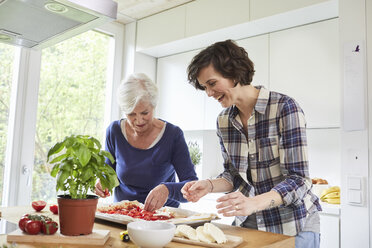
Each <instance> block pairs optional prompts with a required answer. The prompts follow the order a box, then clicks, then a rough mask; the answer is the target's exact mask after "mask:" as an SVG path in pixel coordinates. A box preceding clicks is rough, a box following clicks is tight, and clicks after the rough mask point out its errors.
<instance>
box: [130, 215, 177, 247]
mask: <svg viewBox="0 0 372 248" xmlns="http://www.w3.org/2000/svg"><path fill="white" fill-rule="evenodd" d="M127 228H128V234H129V237H130V239H131V240H132V241H133V242H134V243H135V244H136V245H138V246H140V247H141V248H160V247H164V246H165V245H166V244H168V243H169V242H170V241H171V240H172V238H173V236H174V233H175V231H176V226H175V225H174V224H172V223H167V222H158V221H135V222H130V223H128V225H127Z"/></svg>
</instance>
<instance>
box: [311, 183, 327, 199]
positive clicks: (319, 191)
mask: <svg viewBox="0 0 372 248" xmlns="http://www.w3.org/2000/svg"><path fill="white" fill-rule="evenodd" d="M329 187H331V186H329V185H328V184H313V193H314V194H315V195H316V196H317V197H320V196H321V195H322V192H323V190H325V189H328V188H329Z"/></svg>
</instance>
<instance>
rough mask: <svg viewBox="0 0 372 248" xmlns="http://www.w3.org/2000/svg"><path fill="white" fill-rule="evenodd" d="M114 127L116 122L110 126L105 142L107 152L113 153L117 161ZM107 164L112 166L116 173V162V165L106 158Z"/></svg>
mask: <svg viewBox="0 0 372 248" xmlns="http://www.w3.org/2000/svg"><path fill="white" fill-rule="evenodd" d="M114 125H115V122H113V123H111V125H110V126H108V127H107V129H106V142H105V150H106V151H108V152H109V153H111V155H112V156H113V157H114V159H115V161H116V155H115V139H114V135H115V134H114V130H113V129H114ZM106 164H108V165H110V166H111V167H112V168H113V169H114V170H115V171H116V162H115V163H114V164H112V163H111V161H110V159H108V158H106Z"/></svg>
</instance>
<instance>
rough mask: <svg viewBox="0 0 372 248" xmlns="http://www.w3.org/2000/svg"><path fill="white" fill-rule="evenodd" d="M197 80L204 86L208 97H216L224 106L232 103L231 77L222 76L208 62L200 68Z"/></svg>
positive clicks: (233, 99)
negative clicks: (207, 64)
mask: <svg viewBox="0 0 372 248" xmlns="http://www.w3.org/2000/svg"><path fill="white" fill-rule="evenodd" d="M198 82H199V84H200V85H201V86H202V87H203V88H204V90H205V92H206V93H207V95H208V96H209V97H213V98H214V99H216V100H217V101H218V102H219V103H220V104H221V105H222V107H224V108H227V107H230V106H231V105H232V104H234V101H235V98H236V97H235V93H234V90H233V89H234V86H235V84H234V82H233V80H232V79H229V78H225V77H223V76H222V75H221V74H220V73H219V72H217V71H216V70H215V69H214V67H213V65H212V64H210V65H209V66H207V67H204V68H203V69H201V70H200V73H199V75H198Z"/></svg>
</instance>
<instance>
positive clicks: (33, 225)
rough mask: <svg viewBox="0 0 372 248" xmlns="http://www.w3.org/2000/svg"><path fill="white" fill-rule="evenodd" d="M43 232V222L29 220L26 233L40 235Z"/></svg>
mask: <svg viewBox="0 0 372 248" xmlns="http://www.w3.org/2000/svg"><path fill="white" fill-rule="evenodd" d="M40 230H41V222H40V221H38V220H29V221H27V222H26V225H25V231H26V232H27V233H28V234H32V235H35V234H38V233H39V232H40Z"/></svg>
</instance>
